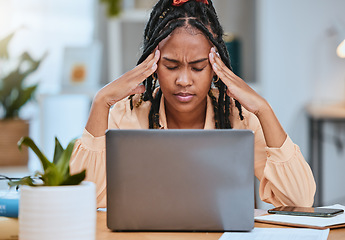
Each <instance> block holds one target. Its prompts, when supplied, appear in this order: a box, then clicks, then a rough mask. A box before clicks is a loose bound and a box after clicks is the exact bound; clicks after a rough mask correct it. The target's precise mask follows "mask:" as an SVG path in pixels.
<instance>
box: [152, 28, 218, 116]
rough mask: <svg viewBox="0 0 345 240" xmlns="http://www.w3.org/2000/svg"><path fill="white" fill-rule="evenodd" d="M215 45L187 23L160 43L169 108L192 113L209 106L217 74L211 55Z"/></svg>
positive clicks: (159, 72) (162, 82)
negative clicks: (209, 96) (186, 26)
mask: <svg viewBox="0 0 345 240" xmlns="http://www.w3.org/2000/svg"><path fill="white" fill-rule="evenodd" d="M211 47H212V45H211V44H210V42H209V40H208V39H207V38H206V37H205V36H204V35H203V34H202V33H201V32H200V31H198V30H195V29H190V28H185V27H182V28H179V29H176V30H175V31H174V32H173V34H171V35H170V36H169V37H167V38H166V39H164V40H163V41H162V42H161V43H160V44H159V45H158V48H159V50H160V52H161V58H160V60H159V62H158V69H157V76H158V79H159V84H160V87H161V90H162V93H163V95H164V98H165V105H166V108H167V109H169V110H170V111H171V110H172V111H175V112H179V113H187V112H188V113H192V112H193V111H195V110H197V109H198V108H199V109H201V108H205V107H206V96H207V93H208V91H209V89H210V86H211V81H212V77H213V74H214V72H213V70H212V67H211V64H210V62H209V58H208V55H209V52H210V49H211Z"/></svg>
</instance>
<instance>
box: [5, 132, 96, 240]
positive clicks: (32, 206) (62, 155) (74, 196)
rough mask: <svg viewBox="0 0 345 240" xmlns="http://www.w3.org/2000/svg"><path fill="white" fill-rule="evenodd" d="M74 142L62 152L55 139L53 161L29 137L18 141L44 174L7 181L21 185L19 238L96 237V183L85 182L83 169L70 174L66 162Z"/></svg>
mask: <svg viewBox="0 0 345 240" xmlns="http://www.w3.org/2000/svg"><path fill="white" fill-rule="evenodd" d="M74 143H75V140H72V141H71V142H70V143H69V144H68V146H67V147H66V149H64V148H63V147H62V146H61V144H60V142H59V141H58V139H57V138H55V151H54V157H53V161H52V162H51V161H49V160H48V159H47V157H46V156H45V155H44V154H43V153H42V152H41V151H40V150H39V148H38V147H37V146H36V144H35V143H34V142H33V140H32V139H30V138H29V137H23V138H21V140H20V141H19V142H18V146H19V148H21V147H22V145H26V146H27V147H29V148H31V149H32V150H33V151H34V153H35V154H36V155H37V156H38V158H39V159H40V161H41V164H42V167H43V173H41V172H37V173H36V174H35V176H34V177H31V176H27V177H24V178H22V179H20V180H18V181H10V182H9V185H10V186H18V185H20V186H21V187H20V201H19V239H27V240H46V239H49V240H54V239H56V240H61V239H74V240H75V239H83V240H87V239H89V240H94V239H95V234H96V194H95V184H94V183H92V182H85V181H83V180H84V179H85V170H83V171H82V172H80V173H77V174H74V175H71V174H70V168H69V161H70V158H71V154H72V151H73V147H74Z"/></svg>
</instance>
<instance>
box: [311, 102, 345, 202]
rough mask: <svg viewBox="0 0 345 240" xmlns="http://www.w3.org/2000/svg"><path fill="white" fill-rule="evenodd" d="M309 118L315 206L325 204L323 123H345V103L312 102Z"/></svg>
mask: <svg viewBox="0 0 345 240" xmlns="http://www.w3.org/2000/svg"><path fill="white" fill-rule="evenodd" d="M306 111H307V114H308V120H309V162H310V167H311V169H312V170H313V174H314V178H315V182H316V194H315V201H314V206H323V205H324V202H323V187H322V185H323V173H322V171H323V158H322V154H323V147H322V146H323V144H322V141H323V138H324V137H323V125H324V124H325V123H326V122H329V123H345V103H339V104H333V105H325V104H324V105H321V104H310V105H308V106H307V107H306Z"/></svg>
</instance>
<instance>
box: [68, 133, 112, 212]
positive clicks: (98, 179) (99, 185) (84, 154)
mask: <svg viewBox="0 0 345 240" xmlns="http://www.w3.org/2000/svg"><path fill="white" fill-rule="evenodd" d="M70 169H71V173H72V174H75V173H78V172H81V171H82V170H83V169H86V179H85V181H90V182H94V183H95V184H96V196H97V207H106V177H105V172H106V171H105V136H101V137H94V136H92V135H91V134H90V133H89V132H88V131H87V130H86V129H84V132H83V135H82V137H81V138H80V139H78V140H77V141H76V143H75V145H74V150H73V153H72V156H71V162H70Z"/></svg>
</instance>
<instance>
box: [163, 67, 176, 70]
mask: <svg viewBox="0 0 345 240" xmlns="http://www.w3.org/2000/svg"><path fill="white" fill-rule="evenodd" d="M165 67H166V68H167V69H169V70H175V69H177V66H175V67H169V66H165Z"/></svg>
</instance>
